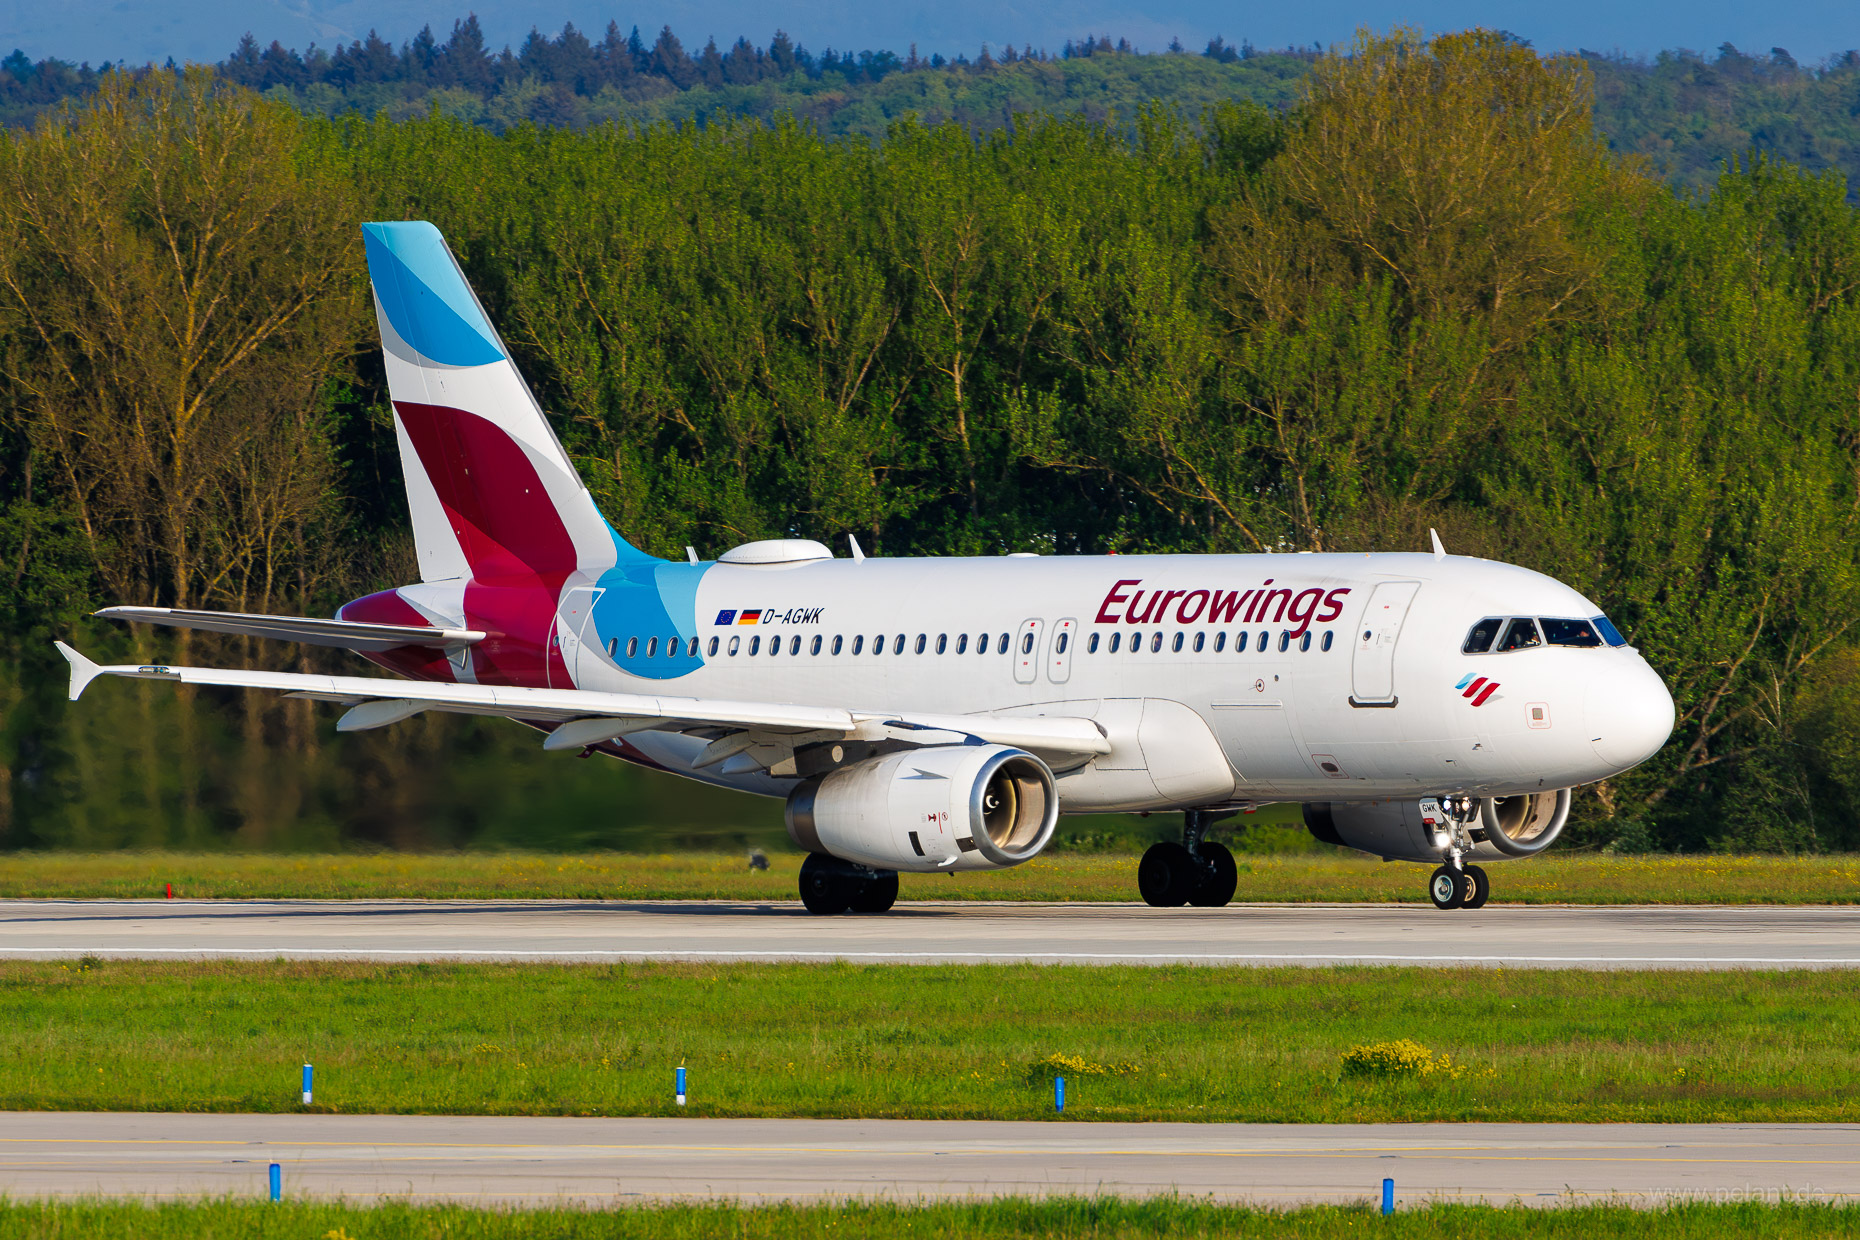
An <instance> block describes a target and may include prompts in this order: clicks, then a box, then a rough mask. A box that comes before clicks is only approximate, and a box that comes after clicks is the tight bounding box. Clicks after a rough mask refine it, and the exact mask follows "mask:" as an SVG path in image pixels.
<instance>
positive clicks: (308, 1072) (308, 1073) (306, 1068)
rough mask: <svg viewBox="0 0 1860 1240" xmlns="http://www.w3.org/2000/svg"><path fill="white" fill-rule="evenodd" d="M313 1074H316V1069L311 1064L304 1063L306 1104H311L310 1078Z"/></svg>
mask: <svg viewBox="0 0 1860 1240" xmlns="http://www.w3.org/2000/svg"><path fill="white" fill-rule="evenodd" d="M313 1074H314V1070H313V1069H312V1068H311V1067H310V1065H309V1064H305V1065H304V1105H305V1106H309V1105H310V1078H311V1076H312V1075H313Z"/></svg>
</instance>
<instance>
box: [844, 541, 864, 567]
mask: <svg viewBox="0 0 1860 1240" xmlns="http://www.w3.org/2000/svg"><path fill="white" fill-rule="evenodd" d="M846 545H847V546H848V547H851V548H852V553H853V562H854V563H855V564H863V563H865V552H863V551H861V550H859V540H858V539H857V538H854V537H853V536H852V535H851V534H848V535H847V536H846Z"/></svg>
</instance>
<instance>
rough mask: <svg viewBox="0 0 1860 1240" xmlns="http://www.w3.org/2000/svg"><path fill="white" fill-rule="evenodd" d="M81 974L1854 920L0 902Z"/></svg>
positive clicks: (1490, 911) (1558, 911)
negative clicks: (127, 962)
mask: <svg viewBox="0 0 1860 1240" xmlns="http://www.w3.org/2000/svg"><path fill="white" fill-rule="evenodd" d="M1546 948H1548V950H1546ZM82 955H95V956H116V957H145V958H150V959H163V958H176V957H189V958H198V959H214V958H227V957H235V958H237V957H244V958H268V957H277V956H283V957H288V958H294V959H369V960H396V961H398V960H446V959H451V960H579V961H620V960H743V961H780V960H791V961H819V960H852V961H861V962H886V961H891V962H898V963H905V964H929V963H960V964H975V963H1009V962H1023V961H1024V962H1033V963H1047V964H1081V965H1083V964H1111V963H1125V964H1142V965H1168V964H1192V965H1230V966H1231V965H1261V966H1264V965H1305V966H1325V965H1338V964H1370V965H1439V966H1449V965H1453V966H1482V967H1517V968H1591V969H1594V968H1601V969H1650V968H1665V969H1796V968H1817V969H1829V968H1839V969H1847V968H1860V908H1855V907H1853V906H1846V905H1838V906H1835V905H1809V906H1675V905H1599V906H1577V905H1508V906H1491V907H1488V908H1485V909H1481V910H1479V911H1477V912H1470V911H1458V912H1448V913H1443V912H1440V911H1438V910H1436V909H1434V908H1432V907H1431V906H1425V905H1423V906H1415V905H1395V904H1273V905H1263V904H1249V905H1233V906H1230V907H1228V908H1224V909H1195V908H1186V909H1152V908H1149V907H1147V906H1145V905H1140V904H1010V903H993V904H981V903H974V904H965V903H950V904H935V903H928V902H919V903H911V904H902V905H899V906H898V908H897V909H896V910H895V911H894V912H892V913H890V914H886V915H881V916H840V917H812V916H809V915H808V914H806V913H805V912H803V911H802V910H801V909H800V908H799V906H798V905H787V904H773V903H765V904H754V903H743V902H731V901H685V902H628V903H621V902H603V901H548V900H535V901H526V900H485V901H465V900H434V901H419V900H388V901H363V900H356V901H343V900H291V901H276V900H272V901H236V900H228V901H190V902H185V903H183V902H181V901H162V900H152V901H135V900H130V901H106V900H100V901H29V900H16V901H0V957H9V956H10V957H15V958H29V959H30V958H46V957H61V956H82Z"/></svg>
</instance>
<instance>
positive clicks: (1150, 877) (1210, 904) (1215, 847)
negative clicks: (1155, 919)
mask: <svg viewBox="0 0 1860 1240" xmlns="http://www.w3.org/2000/svg"><path fill="white" fill-rule="evenodd" d="M1228 816H1229V815H1227V814H1210V813H1208V812H1206V811H1205V810H1189V811H1188V812H1187V813H1186V814H1185V815H1184V816H1183V822H1182V842H1181V843H1180V844H1177V843H1176V842H1174V841H1173V840H1171V841H1168V842H1166V843H1162V844H1152V845H1151V846H1150V849H1149V851H1148V852H1146V853H1144V854H1143V860H1142V861H1141V862H1139V863H1138V865H1137V890H1138V891H1139V892H1141V893H1142V895H1143V902H1144V903H1145V904H1148V905H1151V906H1152V907H1155V908H1180V907H1182V906H1183V905H1184V904H1193V905H1195V906H1196V907H1198V908H1220V907H1221V906H1223V905H1225V904H1227V903H1228V902H1229V901H1231V900H1232V899H1233V898H1234V888H1235V887H1236V886H1238V885H1239V882H1240V870H1239V867H1238V866H1236V865H1235V864H1234V855H1233V853H1231V852H1229V851H1228V850H1227V848H1226V846H1224V845H1222V844H1217V843H1215V842H1214V841H1213V840H1210V839H1208V838H1207V834H1208V829H1209V828H1210V827H1212V826H1213V825H1214V824H1215V823H1216V822H1219V821H1220V820H1221V819H1222V818H1226V817H1228Z"/></svg>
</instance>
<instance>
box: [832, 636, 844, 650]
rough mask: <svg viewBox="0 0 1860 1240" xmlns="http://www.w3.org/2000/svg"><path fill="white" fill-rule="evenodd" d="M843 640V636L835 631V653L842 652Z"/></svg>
mask: <svg viewBox="0 0 1860 1240" xmlns="http://www.w3.org/2000/svg"><path fill="white" fill-rule="evenodd" d="M841 640H842V639H841V637H840V635H839V634H838V633H835V634H834V635H833V653H834V654H838V653H839V652H840V642H841Z"/></svg>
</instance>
